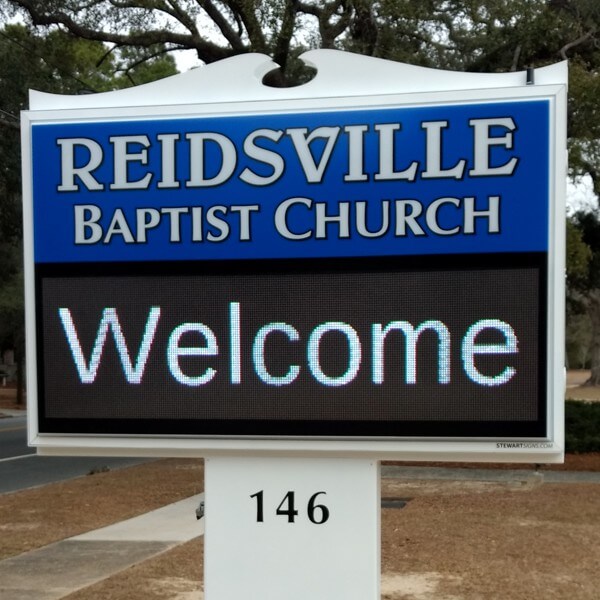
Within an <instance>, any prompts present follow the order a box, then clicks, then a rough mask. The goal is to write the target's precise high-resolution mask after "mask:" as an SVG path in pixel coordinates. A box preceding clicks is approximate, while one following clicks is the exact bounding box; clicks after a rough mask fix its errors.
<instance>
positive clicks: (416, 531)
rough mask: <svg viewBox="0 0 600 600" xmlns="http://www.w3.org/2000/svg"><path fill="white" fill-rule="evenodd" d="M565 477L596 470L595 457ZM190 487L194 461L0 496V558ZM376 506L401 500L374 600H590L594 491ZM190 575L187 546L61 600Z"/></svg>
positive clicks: (429, 498)
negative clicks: (379, 592) (378, 593)
mask: <svg viewBox="0 0 600 600" xmlns="http://www.w3.org/2000/svg"><path fill="white" fill-rule="evenodd" d="M572 389H577V388H572ZM0 397H1V395H0ZM0 406H2V404H0ZM463 466H465V467H466V466H467V465H463ZM469 466H472V465H469ZM487 466H489V465H487ZM498 466H499V467H500V466H501V465H498ZM521 466H522V467H523V465H521ZM524 467H525V468H532V466H531V465H529V466H527V465H525V466H524ZM566 467H567V468H570V469H572V470H590V471H600V454H589V455H569V456H567V463H566ZM549 468H550V467H549ZM551 468H553V469H554V468H561V467H560V466H553V467H551ZM562 468H564V467H562ZM202 489H203V463H202V461H201V460H195V459H168V460H157V461H154V462H151V463H147V464H144V465H139V466H135V467H130V468H127V469H122V470H117V471H113V472H110V471H109V472H101V473H96V474H93V475H88V476H86V477H82V478H79V479H74V480H71V481H67V482H62V483H56V484H51V485H47V486H44V487H41V488H36V489H30V490H24V491H21V492H14V493H10V494H3V495H0V559H2V558H7V557H9V556H14V555H17V554H19V553H21V552H25V551H27V550H30V549H33V548H36V547H40V546H43V545H46V544H49V543H51V542H53V541H58V540H61V539H64V538H66V537H69V536H73V535H77V534H78V533H83V532H85V531H88V530H91V529H95V528H98V527H101V526H104V525H107V524H109V523H112V522H115V521H119V520H122V519H126V518H129V517H132V516H134V515H136V514H139V513H142V512H146V511H148V510H151V509H153V508H157V507H159V506H162V505H165V504H167V503H169V502H174V501H177V500H179V499H182V498H184V497H188V496H190V495H193V494H196V493H199V492H200V491H202ZM382 496H383V497H386V498H395V499H403V500H405V501H407V503H406V506H405V507H404V508H402V509H398V508H385V509H383V510H382V526H381V537H382V540H381V548H382V554H381V561H382V599H383V600H434V599H435V600H488V599H495V598H502V599H504V598H510V599H511V600H536V599H543V600H553V599H568V600H597V599H598V598H599V597H600V593H599V591H598V590H600V485H598V484H572V483H571V484H546V483H543V484H539V483H538V482H537V481H536V480H535V479H531V478H529V477H528V476H527V473H524V474H523V477H520V476H519V477H517V478H516V479H515V480H514V481H512V482H509V483H502V484H500V483H488V482H453V481H427V482H425V481H395V480H384V481H383V484H382ZM202 570H203V545H202V540H201V539H196V540H193V541H192V542H189V543H187V544H183V545H181V546H178V547H176V548H174V549H172V550H170V551H168V552H165V553H163V554H161V555H159V556H157V557H155V558H153V559H151V560H148V561H146V562H143V563H141V564H139V565H136V566H134V567H132V568H130V569H127V570H125V571H123V572H121V573H119V574H117V575H115V576H113V577H111V578H109V579H107V580H105V581H103V582H100V583H98V584H96V585H93V586H90V587H88V588H85V589H83V590H80V591H78V592H76V593H74V594H71V595H69V596H68V597H67V599H66V600H98V599H102V600H142V599H143V600H200V599H201V598H202ZM298 575H299V577H301V576H304V574H302V573H301V572H299V574H298ZM232 576H233V574H232Z"/></svg>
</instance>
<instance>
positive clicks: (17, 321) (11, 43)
mask: <svg viewBox="0 0 600 600" xmlns="http://www.w3.org/2000/svg"><path fill="white" fill-rule="evenodd" d="M174 73H176V67H175V61H174V59H173V58H172V57H165V55H164V54H163V53H162V52H155V57H154V58H151V59H149V58H148V56H147V54H146V53H145V54H144V57H143V60H140V56H139V53H137V52H136V51H135V49H133V48H131V49H125V50H123V51H122V52H121V51H114V50H113V51H109V49H107V47H106V46H105V45H104V44H102V43H101V42H90V41H87V40H83V39H78V38H76V37H74V36H73V35H71V34H69V33H65V32H63V31H60V30H57V29H54V30H52V31H49V32H44V33H41V34H34V33H33V32H32V31H31V30H30V29H28V28H27V27H25V26H23V25H7V26H6V27H4V28H3V29H2V30H0V133H1V135H0V165H2V168H1V169H0V351H4V350H6V349H12V350H14V353H15V362H16V364H17V402H18V403H21V402H22V397H23V393H22V392H23V373H22V362H23V359H24V345H25V333H24V309H23V304H24V303H23V273H22V258H21V257H22V227H21V222H22V217H21V195H20V194H21V159H20V130H19V117H18V115H19V112H20V111H21V110H22V109H24V108H26V107H27V91H28V89H30V88H33V89H39V90H44V91H47V92H56V93H68V94H77V93H87V92H98V91H105V90H110V89H115V88H121V87H129V86H131V85H133V84H134V83H144V82H146V81H151V80H152V79H156V78H159V77H161V76H162V77H164V76H166V75H172V74H174Z"/></svg>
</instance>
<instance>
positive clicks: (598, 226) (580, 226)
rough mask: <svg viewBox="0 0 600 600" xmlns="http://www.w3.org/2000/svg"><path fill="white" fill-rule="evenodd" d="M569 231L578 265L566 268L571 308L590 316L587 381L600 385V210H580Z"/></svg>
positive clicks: (573, 263) (572, 250)
mask: <svg viewBox="0 0 600 600" xmlns="http://www.w3.org/2000/svg"><path fill="white" fill-rule="evenodd" d="M569 231H570V232H571V233H570V236H569V237H568V238H567V243H568V249H569V251H570V253H571V265H578V266H577V267H576V268H573V266H572V267H571V271H570V272H569V271H568V272H567V274H568V278H567V286H568V287H567V289H568V299H569V310H570V312H571V314H574V315H578V314H580V313H581V312H582V311H583V312H584V313H585V314H586V315H587V317H588V318H589V324H590V350H589V357H590V364H591V375H590V378H589V380H588V381H587V382H586V384H587V385H600V368H599V365H600V212H599V211H596V212H595V213H585V212H578V213H577V214H575V215H574V217H573V220H572V225H571V226H570V228H569V230H568V232H569ZM569 242H570V243H569Z"/></svg>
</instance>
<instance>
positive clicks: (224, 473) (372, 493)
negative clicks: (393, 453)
mask: <svg viewBox="0 0 600 600" xmlns="http://www.w3.org/2000/svg"><path fill="white" fill-rule="evenodd" d="M205 464H206V466H205V486H206V526H205V542H204V549H205V552H204V555H205V557H204V562H205V571H204V573H205V574H204V591H205V597H206V599H207V600H224V599H226V598H242V597H243V598H247V599H248V600H269V599H271V598H272V599H276V598H285V599H286V600H306V599H307V598H310V599H311V600H336V599H340V600H341V599H343V600H379V598H380V593H379V578H380V562H379V554H380V533H379V532H380V523H379V512H380V497H379V465H378V463H377V462H375V461H370V460H360V459H335V458H320V459H319V458H310V459H306V458H265V457H250V458H246V457H240V456H236V457H210V458H207V459H206V463H205Z"/></svg>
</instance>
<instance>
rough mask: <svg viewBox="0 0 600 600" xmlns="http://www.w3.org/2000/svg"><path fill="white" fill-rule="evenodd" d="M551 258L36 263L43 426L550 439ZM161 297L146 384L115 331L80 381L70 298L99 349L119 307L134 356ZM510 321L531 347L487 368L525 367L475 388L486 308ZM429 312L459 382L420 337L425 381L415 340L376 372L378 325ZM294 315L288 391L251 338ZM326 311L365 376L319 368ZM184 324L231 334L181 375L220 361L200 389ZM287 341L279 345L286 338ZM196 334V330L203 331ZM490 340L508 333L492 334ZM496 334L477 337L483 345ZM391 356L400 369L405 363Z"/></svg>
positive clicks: (279, 360)
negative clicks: (263, 366)
mask: <svg viewBox="0 0 600 600" xmlns="http://www.w3.org/2000/svg"><path fill="white" fill-rule="evenodd" d="M546 259H547V257H546V255H545V254H499V255H478V256H473V255H466V256H445V257H440V256H436V257H420V258H412V257H389V258H354V259H346V258H345V259H339V260H338V259H336V260H328V259H325V260H324V259H315V260H298V261H295V260H294V261H290V260H281V261H277V260H270V261H210V262H193V263H165V262H163V263H135V264H132V263H127V264H125V263H110V264H92V265H81V264H73V265H65V264H61V265H38V266H37V268H36V278H37V282H36V288H37V294H38V295H37V304H38V305H37V315H38V324H37V326H38V408H39V426H40V432H41V433H79V434H88V433H89V434H157V435H196V436H227V437H236V436H294V437H297V436H299V437H311V436H324V437H332V438H335V437H340V436H342V437H355V436H359V437H380V436H386V437H387V436H392V437H410V438H414V437H436V438H438V437H441V438H448V439H451V438H456V437H476V438H486V437H499V438H506V437H544V436H545V434H546V389H545V386H546V383H545V382H546V350H545V348H546V339H545V337H546V307H545V305H546V291H545V290H546V274H545V273H546V270H545V264H546ZM229 302H240V306H241V323H242V340H241V346H242V365H241V366H242V370H241V373H242V380H241V383H240V384H237V385H232V384H231V383H230V381H229V366H228V355H229V331H228V316H229V315H228V308H229V305H228V303H229ZM157 305H158V306H161V310H162V314H161V318H160V320H159V325H158V328H157V332H156V336H155V341H154V344H153V347H152V350H151V352H150V356H149V359H148V363H147V365H146V370H145V374H144V377H143V379H142V383H140V384H139V385H133V384H128V383H127V382H126V381H125V377H124V375H123V371H122V367H121V364H120V362H119V359H118V355H117V352H116V350H115V344H114V341H113V339H112V335H111V334H110V333H109V336H108V339H107V342H106V345H105V348H104V355H103V358H102V362H101V366H100V368H99V371H98V376H97V378H96V381H95V382H94V383H93V384H82V383H81V382H80V381H79V378H78V376H77V372H76V370H75V367H74V363H73V359H72V356H71V352H70V349H69V347H68V344H67V341H66V337H65V334H64V331H63V329H62V325H61V324H60V321H59V319H58V313H57V309H58V307H59V306H66V307H69V308H70V309H71V312H72V314H73V320H74V322H75V325H76V328H77V331H78V333H79V335H80V340H81V344H82V348H83V351H84V355H85V356H86V359H89V356H90V354H91V347H92V343H93V339H94V337H95V335H96V332H97V329H98V324H99V321H100V318H101V312H102V309H103V308H104V307H107V306H113V307H116V308H117V311H118V314H119V318H120V322H121V325H122V327H123V331H124V334H125V338H126V339H127V342H128V345H129V351H130V355H131V356H132V359H133V357H134V356H135V355H136V353H137V350H138V348H139V343H140V339H141V334H142V331H143V327H144V324H145V320H146V318H147V316H148V311H149V309H150V307H151V306H157ZM491 318H496V319H501V320H504V321H506V322H508V323H509V324H510V325H511V326H512V327H513V329H514V330H515V333H516V334H517V337H518V338H519V353H518V354H515V355H500V356H496V357H486V356H478V357H477V358H476V364H477V366H478V368H479V369H480V371H482V372H484V373H489V374H496V373H498V372H499V371H500V370H502V368H503V367H504V366H506V365H512V366H514V367H515V368H516V369H517V375H515V377H514V378H513V379H512V380H511V381H510V382H509V383H507V384H505V385H502V386H496V387H487V386H481V385H477V384H475V383H473V382H472V381H471V380H470V379H469V378H468V377H467V376H466V375H465V373H464V370H463V366H462V361H461V358H460V344H461V341H462V337H463V335H464V333H465V332H466V330H467V328H468V327H469V326H470V325H471V324H472V323H474V322H475V321H478V320H480V319H491ZM427 319H438V320H440V321H442V322H444V323H445V324H446V325H447V327H448V329H449V330H450V333H451V383H450V384H446V385H442V384H440V383H438V381H437V375H438V373H437V337H436V336H435V335H433V334H429V333H425V334H423V336H422V338H421V339H420V341H419V343H418V349H419V350H418V354H417V362H418V371H417V384H416V385H407V384H406V383H405V382H404V375H405V374H404V368H403V364H404V356H403V352H402V350H401V348H402V347H403V337H402V335H401V334H391V336H390V337H389V338H388V340H387V342H386V379H385V383H384V384H382V385H374V384H373V383H372V382H371V381H370V378H371V364H370V355H371V324H372V323H383V324H384V325H385V324H387V323H389V322H390V321H393V320H406V321H409V322H410V323H412V324H413V325H414V326H417V325H418V324H419V323H421V322H423V321H425V320H427ZM278 321H279V322H286V323H289V324H290V325H293V326H294V327H295V328H296V329H298V331H299V333H300V336H301V340H300V341H299V342H289V341H287V340H286V339H285V338H284V337H283V336H276V335H274V336H272V337H271V338H269V346H268V366H269V369H270V370H271V372H273V373H274V374H280V373H284V372H285V371H286V370H287V368H288V365H290V364H298V365H300V367H301V373H300V375H299V377H298V378H297V380H296V381H295V382H294V383H292V384H290V385H287V386H269V385H266V384H265V383H263V382H261V381H260V380H259V378H258V377H257V376H256V375H255V373H254V369H253V366H252V362H251V345H252V339H253V337H254V334H255V333H256V331H257V330H258V328H259V327H260V326H262V325H264V324H266V323H269V322H278ZM325 321H343V322H346V323H348V324H350V325H352V327H354V329H355V330H356V331H357V332H358V334H359V336H360V338H361V344H362V351H363V359H362V363H361V369H360V371H359V374H358V375H357V377H356V379H355V380H354V381H353V382H352V383H350V384H348V385H344V386H340V387H327V386H323V385H322V384H319V383H317V382H316V381H315V380H314V378H313V377H312V376H311V374H310V371H309V369H308V367H307V365H306V353H305V348H306V340H307V338H308V335H309V334H310V331H311V330H312V329H313V328H314V327H315V326H316V325H318V324H319V323H323V322H325ZM182 322H202V323H205V324H206V325H208V326H209V327H211V329H212V330H213V331H214V332H215V335H216V337H217V339H218V341H219V350H220V352H219V356H216V357H206V358H181V359H180V362H181V365H182V368H183V370H184V371H185V372H186V373H188V372H189V373H190V374H199V373H200V372H202V371H203V370H204V369H205V368H206V367H207V366H212V367H213V368H215V369H217V375H216V376H215V378H214V379H213V380H212V381H211V382H210V383H207V384H206V385H204V386H200V387H193V388H190V387H187V386H184V385H182V384H180V383H178V382H177V381H176V380H175V379H174V378H173V377H172V375H171V374H170V372H169V371H168V367H167V360H166V346H167V340H168V337H169V335H170V333H171V331H172V329H173V328H174V327H176V326H177V325H179V324H180V323H182ZM277 340H280V341H281V343H278V342H277ZM189 341H190V344H189V345H194V344H197V343H198V338H195V339H194V338H193V336H192V337H191V338H190V340H189ZM335 341H336V335H335V334H330V335H328V336H327V337H326V338H325V340H324V343H323V346H322V349H323V361H322V365H323V368H324V370H325V371H326V372H327V373H330V374H331V375H334V374H339V373H341V372H343V371H344V369H345V365H346V364H347V352H346V351H345V350H344V349H345V342H344V339H343V338H341V340H340V339H339V338H338V341H341V342H342V343H340V344H336V343H335ZM488 341H489V342H491V343H494V342H496V343H499V342H502V340H501V339H495V340H494V339H490V340H488ZM483 342H485V340H484V339H478V343H483ZM394 365H399V366H400V367H401V368H399V369H393V368H392V367H393V366H394Z"/></svg>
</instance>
